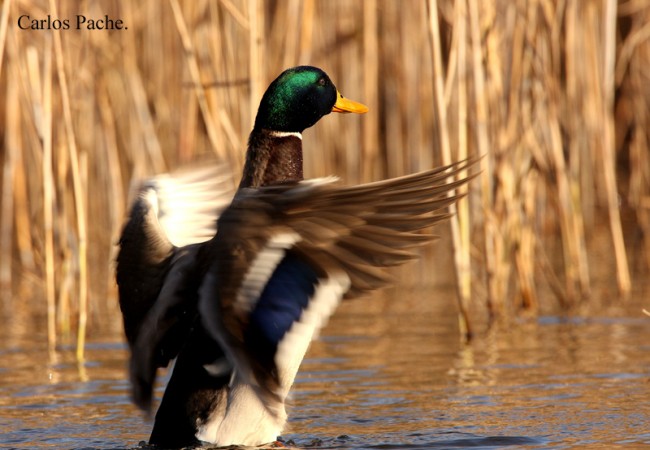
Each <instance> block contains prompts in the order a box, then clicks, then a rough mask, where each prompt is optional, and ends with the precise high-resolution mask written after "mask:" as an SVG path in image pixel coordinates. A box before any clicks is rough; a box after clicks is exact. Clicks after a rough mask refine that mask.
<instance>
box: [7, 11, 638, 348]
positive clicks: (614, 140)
mask: <svg viewBox="0 0 650 450" xmlns="http://www.w3.org/2000/svg"><path fill="white" fill-rule="evenodd" d="M76 14H84V15H86V16H87V17H89V18H103V17H104V15H108V16H109V17H110V18H113V19H121V20H122V21H123V22H124V24H125V25H126V27H127V29H125V30H112V31H107V30H93V31H89V30H84V29H82V30H76V29H72V28H73V27H71V29H69V30H59V31H54V30H47V29H46V30H21V29H20V28H19V27H18V26H17V21H18V18H19V17H20V16H21V15H29V16H30V17H31V18H36V19H47V16H48V15H50V16H51V19H52V20H53V19H55V18H60V19H63V18H70V19H71V23H72V24H74V17H75V15H76ZM299 64H309V65H315V66H318V67H321V68H323V69H324V70H325V71H326V72H327V73H328V74H329V75H330V77H331V78H332V80H333V81H334V83H335V84H336V85H337V87H338V89H339V90H340V91H341V92H342V93H343V94H344V95H345V96H347V97H350V98H352V99H355V100H358V101H361V102H363V103H365V104H366V105H368V106H369V108H370V112H369V113H368V114H366V115H364V116H355V117H352V116H342V115H332V116H328V117H326V118H325V119H324V120H322V121H321V122H319V123H318V124H317V125H316V126H315V127H314V128H312V129H310V130H308V131H307V132H306V133H305V135H304V149H305V175H306V176H307V177H316V176H324V175H330V174H336V175H338V176H340V177H341V178H342V180H343V181H344V182H345V183H348V184H355V183H360V182H364V181H371V180H379V179H383V178H387V177H394V176H398V175H402V174H406V173H412V172H415V171H418V170H424V169H428V168H431V167H433V166H435V165H440V164H443V163H448V162H451V161H454V160H459V159H463V158H466V157H468V156H470V157H471V156H477V155H483V156H484V157H483V159H482V160H481V163H480V164H481V169H482V172H481V174H480V176H479V177H478V178H477V179H475V181H474V182H473V183H472V184H471V185H470V186H469V195H468V197H467V199H466V200H464V201H463V202H462V203H461V204H460V205H459V207H458V215H457V216H456V217H455V218H454V219H453V220H452V221H451V222H450V224H449V225H447V224H446V225H443V226H439V227H438V228H437V230H436V232H437V233H438V234H440V235H441V237H442V238H443V239H441V240H440V241H439V242H438V243H437V244H436V245H435V246H433V248H427V249H425V250H423V259H422V261H420V262H418V263H414V264H411V265H409V266H407V267H406V268H403V269H400V270H397V271H396V276H397V277H398V278H399V280H400V283H402V284H418V285H431V286H432V298H434V296H435V291H434V290H433V288H434V286H436V285H442V284H448V285H452V286H454V287H455V292H456V297H457V299H456V303H454V302H453V301H452V302H450V306H449V307H450V308H457V310H458V313H459V317H460V319H461V320H460V323H461V332H462V333H464V334H468V335H469V334H470V333H471V332H472V330H473V329H475V328H476V325H475V324H476V323H481V324H485V323H489V322H490V321H492V320H500V321H509V320H512V319H513V318H514V317H521V316H529V315H533V316H535V315H539V314H544V313H547V312H548V311H566V312H571V313H573V312H578V313H579V312H580V311H584V310H588V309H593V308H602V307H603V306H605V307H609V308H611V307H614V308H615V307H616V305H618V304H623V303H625V302H626V301H628V300H627V299H629V298H633V299H636V301H638V302H639V303H643V300H644V299H646V298H647V294H648V292H647V286H648V284H647V283H646V284H645V285H644V284H643V282H642V281H643V280H644V278H645V277H647V275H648V271H649V269H650V149H649V142H648V139H649V133H650V88H648V86H650V3H648V2H646V1H643V0H625V1H623V0H621V1H615V0H589V1H580V0H515V1H511V0H490V1H480V0H463V1H460V0H458V1H453V0H438V1H435V0H431V1H425V0H422V1H416V0H412V1H402V2H397V1H392V0H364V1H349V0H328V1H324V0H275V1H263V0H196V1H192V2H181V1H178V0H170V1H163V2H161V1H159V0H142V1H139V2H130V1H127V0H124V1H117V0H115V1H112V0H102V1H85V2H67V1H56V0H51V1H39V0H4V2H3V3H2V6H1V8H0V161H1V170H0V307H1V314H0V318H2V322H1V323H2V325H3V326H4V325H9V324H11V326H12V329H15V330H16V333H24V332H25V330H29V329H30V327H40V326H42V324H43V323H47V328H48V336H49V337H48V342H49V344H50V346H51V348H54V347H55V346H56V345H57V343H60V342H75V340H76V342H77V345H79V346H80V348H81V349H83V342H84V337H85V336H86V335H87V334H92V333H96V332H99V331H106V330H108V331H112V332H115V333H120V332H121V317H120V314H119V308H118V305H117V299H116V286H115V282H114V274H113V268H114V263H113V261H114V258H115V252H116V243H117V239H118V236H119V233H120V230H121V226H122V224H123V222H124V220H125V217H126V214H127V212H128V202H129V199H130V193H131V191H132V189H133V187H134V186H136V185H137V183H138V182H139V181H140V180H142V179H143V178H145V177H148V176H151V175H153V174H157V173H161V172H165V171H168V170H173V169H175V168H177V167H180V166H183V165H186V164H191V163H192V162H193V161H196V160H199V161H205V160H206V159H212V160H215V161H222V162H227V163H229V164H230V165H231V167H232V173H233V183H234V182H235V181H236V180H238V178H239V175H240V171H241V167H242V162H243V158H244V152H245V148H246V140H247V137H248V133H249V131H250V129H251V127H252V124H253V121H254V118H255V113H256V110H257V106H258V102H259V100H260V98H261V95H262V94H263V92H264V90H265V89H266V87H267V86H268V84H269V83H270V81H272V80H273V79H274V78H275V77H276V76H277V75H278V74H279V73H280V72H281V71H282V70H284V69H285V68H287V67H291V66H295V65H299ZM422 301H433V300H431V299H423V300H422ZM648 303H649V304H648V306H650V302H648Z"/></svg>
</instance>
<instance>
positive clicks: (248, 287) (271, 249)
mask: <svg viewBox="0 0 650 450" xmlns="http://www.w3.org/2000/svg"><path fill="white" fill-rule="evenodd" d="M300 239H301V238H300V235H299V234H297V233H291V232H287V233H279V234H276V235H274V236H273V237H271V239H269V241H268V242H267V243H266V246H265V247H264V248H263V249H262V251H260V252H259V253H258V254H257V256H256V257H255V260H254V261H253V263H252V264H251V266H250V268H249V269H248V272H246V275H245V276H244V279H243V280H242V284H241V286H240V287H239V290H238V293H237V301H236V302H235V305H234V308H235V310H236V311H237V312H238V313H250V312H251V311H252V310H253V309H254V308H255V305H256V304H257V301H258V300H259V298H260V295H261V294H262V291H263V290H264V287H266V284H267V283H268V281H269V279H270V278H271V275H273V272H274V271H275V268H276V267H277V266H278V264H279V263H280V261H281V260H282V258H284V254H285V250H286V249H288V248H289V247H291V246H292V245H293V244H295V243H296V242H298V241H300Z"/></svg>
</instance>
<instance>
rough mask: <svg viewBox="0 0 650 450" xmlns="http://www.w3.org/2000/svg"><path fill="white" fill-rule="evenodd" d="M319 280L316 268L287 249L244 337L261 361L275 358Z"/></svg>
mask: <svg viewBox="0 0 650 450" xmlns="http://www.w3.org/2000/svg"><path fill="white" fill-rule="evenodd" d="M317 283H318V277H317V275H316V273H315V272H314V270H313V269H312V268H311V267H310V266H309V265H308V264H307V263H306V262H305V261H303V260H302V259H300V258H299V257H298V256H296V255H295V254H292V253H287V255H286V256H285V257H284V258H283V259H282V261H281V262H280V264H278V266H277V267H276V269H275V271H274V272H273V275H272V276H271V278H270V279H269V281H268V283H267V284H266V287H265V288H264V290H263V291H262V294H261V296H260V299H259V301H258V302H257V305H256V306H255V309H254V310H253V311H252V313H251V315H250V320H249V328H248V330H247V331H246V333H245V338H244V339H245V340H246V344H247V346H248V347H249V348H251V349H254V351H255V353H257V354H258V356H259V358H260V359H261V360H262V361H265V362H266V363H269V364H270V363H272V362H273V359H274V357H275V352H276V350H277V347H278V344H279V343H280V341H281V340H282V338H283V337H284V335H285V334H286V333H287V331H289V329H290V328H291V326H292V325H293V323H294V322H296V321H297V320H299V319H300V316H301V315H302V311H303V310H304V309H305V308H307V305H308V304H309V300H310V298H312V297H313V295H314V291H315V287H316V284H317Z"/></svg>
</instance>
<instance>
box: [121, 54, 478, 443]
mask: <svg viewBox="0 0 650 450" xmlns="http://www.w3.org/2000/svg"><path fill="white" fill-rule="evenodd" d="M366 110H367V108H365V106H363V105H361V104H359V103H356V102H353V101H351V100H348V99H345V98H344V97H342V96H341V95H340V93H339V92H338V91H337V90H336V88H335V87H334V85H333V84H332V82H331V80H330V79H329V77H327V75H326V74H325V73H324V72H322V71H321V70H320V69H316V68H311V67H306V66H302V67H298V68H293V69H289V70H287V71H285V72H283V74H281V75H280V76H279V77H278V78H277V79H276V80H275V81H274V82H273V83H271V86H270V87H269V89H268V90H267V92H266V93H265V94H264V97H263V98H262V102H261V104H260V109H259V111H258V115H257V118H256V121H255V126H254V128H253V131H252V132H251V135H250V137H249V143H248V150H247V154H246V161H245V165H244V170H243V175H242V180H241V183H240V185H239V188H238V190H237V191H236V193H235V194H234V197H232V191H229V190H227V189H224V187H223V186H222V184H219V183H216V185H212V186H211V187H210V188H207V187H206V185H205V182H204V180H202V179H198V178H197V179H189V178H185V179H182V181H181V178H179V177H175V176H173V175H172V176H171V178H164V177H159V178H157V179H154V181H153V182H148V183H146V184H145V185H143V188H142V189H141V190H140V195H139V196H138V198H137V200H136V202H135V203H134V206H133V208H132V211H131V215H130V219H129V221H127V224H126V225H125V228H124V231H123V234H122V238H121V240H120V246H121V247H120V253H119V255H118V260H117V263H118V264H117V281H118V284H119V287H120V305H121V307H122V312H123V315H124V324H125V331H126V335H127V340H128V342H129V344H130V348H131V381H132V385H133V396H134V400H135V402H136V403H137V404H138V405H139V406H140V407H142V408H143V409H145V410H148V409H149V408H150V405H151V397H152V389H153V383H154V380H155V375H156V371H157V369H158V368H159V367H162V366H164V365H166V364H167V363H168V362H169V361H170V360H171V359H172V358H174V357H177V360H176V364H175V367H174V371H173V373H172V377H171V379H170V381H169V383H168V386H167V389H166V391H165V394H164V396H163V400H162V403H161V405H160V407H159V410H158V413H157V414H156V421H155V423H154V429H153V431H152V435H151V439H150V442H151V443H154V444H158V445H164V446H167V447H169V446H183V445H191V444H193V443H196V442H198V441H199V440H203V441H208V442H211V443H216V444H219V445H230V444H239V445H259V444H264V443H267V442H270V441H273V440H275V439H276V438H277V436H278V435H279V434H280V433H281V432H282V429H283V427H284V425H285V423H286V418H287V414H286V410H285V402H286V398H287V395H288V393H289V391H290V389H291V386H292V384H293V382H294V379H295V377H296V373H297V371H298V368H299V366H300V363H301V361H302V359H303V358H304V355H305V353H306V351H307V349H308V346H309V343H310V342H311V341H312V339H313V338H314V337H315V336H316V335H317V334H318V332H319V330H320V329H321V328H322V327H323V326H324V325H325V323H326V322H327V319H328V318H329V317H330V316H331V315H332V314H333V313H334V311H335V309H336V307H337V305H338V304H339V302H340V301H341V300H342V299H344V298H353V297H357V296H359V295H361V294H363V293H366V292H369V291H372V290H374V289H377V288H379V287H381V286H383V285H385V284H386V283H387V282H389V279H390V277H389V275H388V272H387V270H386V269H387V268H388V267H391V266H395V265H398V264H402V263H404V262H406V261H409V260H411V259H414V258H416V257H417V253H416V252H415V251H414V250H415V249H416V248H417V247H419V246H421V245H423V244H426V243H427V242H430V241H431V240H432V239H433V238H434V237H433V235H431V234H428V233H423V232H422V230H425V229H428V228H430V227H431V226H432V225H434V224H436V223H438V222H440V221H441V220H443V219H445V218H447V217H448V216H449V213H448V211H447V207H448V206H449V205H451V204H452V203H454V202H455V201H456V200H457V199H458V198H459V196H458V194H456V193H455V190H456V189H457V188H459V187H460V186H462V185H463V184H465V183H466V182H467V181H468V179H467V178H464V179H458V176H459V174H460V173H463V172H464V171H466V170H467V169H469V168H470V167H471V166H472V165H473V162H471V161H465V162H460V163H455V164H452V165H450V166H446V167H441V168H437V169H433V170H430V171H426V172H422V173H419V174H414V175H409V176H405V177H400V178H395V179H391V180H385V181H380V182H375V183H368V184H363V185H359V186H342V185H340V184H339V183H338V181H337V179H336V178H334V177H329V178H321V179H314V180H303V172H302V135H301V132H302V131H303V130H304V129H305V128H307V127H309V126H311V125H313V124H314V123H316V122H317V121H318V120H319V119H320V118H321V117H322V116H324V115H326V114H329V113H330V112H357V113H362V112H365V111H366ZM199 178H200V177H199ZM214 178H215V179H216V180H223V179H226V178H227V177H226V176H225V174H224V172H223V170H222V171H221V172H220V174H219V175H217V174H215V176H214ZM170 180H171V181H170ZM199 192H200V193H201V195H200V196H199V195H197V193H199ZM168 197H169V198H168ZM199 197H200V199H199ZM169 205H174V206H173V207H172V208H171V210H170V208H169ZM173 230H177V231H173ZM179 231H183V232H182V233H180V232H179ZM172 235H174V236H179V237H178V238H179V239H180V238H182V239H184V240H183V241H182V242H183V244H175V242H181V241H176V240H175V239H176V237H175V238H172Z"/></svg>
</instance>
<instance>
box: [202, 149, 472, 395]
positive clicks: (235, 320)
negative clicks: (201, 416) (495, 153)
mask: <svg viewBox="0 0 650 450" xmlns="http://www.w3.org/2000/svg"><path fill="white" fill-rule="evenodd" d="M473 164H474V162H473V161H470V162H468V161H465V162H460V163H455V164H452V165H449V166H446V167H441V168H438V169H434V170H430V171H427V172H422V173H418V174H414V175H409V176H405V177H401V178H395V179H391V180H386V181H381V182H377V183H370V184H365V185H360V186H354V187H339V186H336V184H335V183H334V181H335V180H334V179H319V180H312V181H308V182H301V183H298V184H296V185H292V186H275V187H268V188H261V189H258V190H243V191H241V192H240V193H239V194H238V195H237V197H236V198H235V200H234V201H233V203H232V205H231V206H230V207H229V208H228V209H227V210H225V211H224V212H223V214H222V216H221V217H220V219H219V233H218V235H217V237H216V238H215V240H214V241H211V243H210V245H212V246H214V254H215V255H218V258H217V259H215V260H214V262H213V266H212V268H211V269H210V274H211V275H210V276H209V277H207V278H206V281H205V282H204V284H203V287H202V293H201V298H200V310H201V313H202V319H203V321H204V326H205V328H206V329H207V330H208V331H209V332H211V333H212V334H213V336H214V337H215V338H216V339H218V340H220V342H221V343H222V344H223V347H224V348H228V349H230V352H231V354H230V356H231V358H232V359H233V360H234V363H235V365H236V367H237V369H238V371H239V373H240V374H242V375H243V376H244V377H247V379H248V381H249V382H250V383H252V384H253V385H258V386H259V387H260V393H261V395H263V396H264V397H265V399H266V404H267V405H270V404H273V401H274V399H275V400H277V399H279V398H284V396H286V394H287V392H288V390H289V388H290V387H291V384H292V383H293V380H294V377H295V375H296V371H297V369H298V366H299V365H300V362H301V361H302V358H303V357H304V354H305V352H306V350H307V347H308V345H309V342H310V341H311V339H312V338H313V336H314V335H315V334H316V333H317V332H318V330H319V329H320V328H321V327H322V326H323V325H324V323H325V322H326V320H327V319H328V318H329V316H330V315H331V314H332V313H333V312H334V310H335V308H336V306H337V305H338V303H339V301H340V299H341V298H343V297H346V298H349V297H354V296H357V295H359V294H362V293H364V292H367V291H370V290H373V289H377V288H378V287H380V286H382V285H384V284H385V283H386V282H387V281H388V279H389V277H388V275H387V271H386V268H387V267H390V266H394V265H398V264H401V263H403V262H405V261H408V260H410V259H414V258H416V253H415V252H414V249H415V248H416V247H418V246H420V245H422V244H424V243H426V242H429V241H431V240H432V239H433V237H434V236H432V235H430V234H422V233H420V231H421V230H423V229H425V228H428V227H431V226H432V225H434V224H436V223H438V222H440V221H441V220H443V219H446V218H448V217H449V212H448V211H447V207H448V206H449V205H450V204H452V203H454V202H456V201H457V200H458V199H459V197H460V195H458V194H454V191H455V190H456V189H457V188H459V187H460V186H462V185H464V184H465V183H467V182H468V178H464V179H460V180H455V181H449V180H453V179H454V177H456V176H457V175H458V174H459V173H461V172H462V171H465V170H467V169H468V168H470V166H472V165H473Z"/></svg>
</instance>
